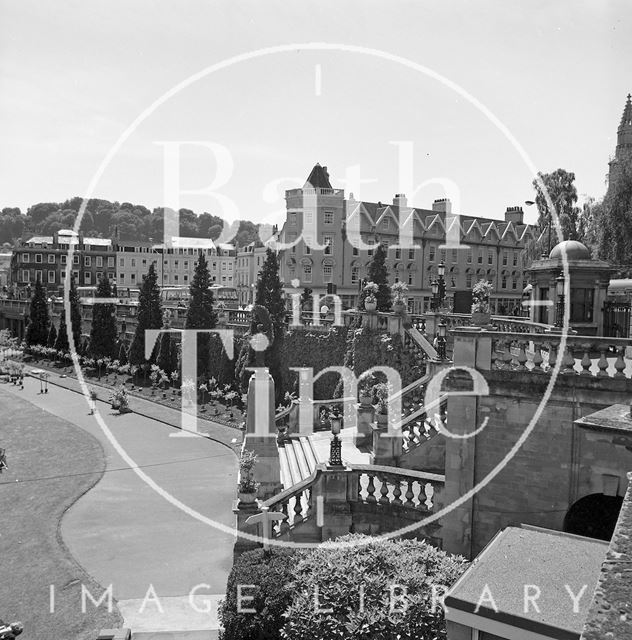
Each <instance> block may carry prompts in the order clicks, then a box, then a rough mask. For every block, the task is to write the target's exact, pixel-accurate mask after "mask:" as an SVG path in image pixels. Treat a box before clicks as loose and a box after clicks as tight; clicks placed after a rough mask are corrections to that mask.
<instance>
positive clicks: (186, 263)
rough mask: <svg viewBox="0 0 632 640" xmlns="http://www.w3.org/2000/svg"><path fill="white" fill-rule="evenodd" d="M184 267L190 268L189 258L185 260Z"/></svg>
mask: <svg viewBox="0 0 632 640" xmlns="http://www.w3.org/2000/svg"><path fill="white" fill-rule="evenodd" d="M184 268H185V269H188V268H189V261H188V260H185V261H184Z"/></svg>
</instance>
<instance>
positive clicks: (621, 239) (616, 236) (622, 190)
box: [599, 158, 632, 265]
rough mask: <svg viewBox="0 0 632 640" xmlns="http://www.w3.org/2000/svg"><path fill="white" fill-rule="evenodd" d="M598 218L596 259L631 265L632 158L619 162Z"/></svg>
mask: <svg viewBox="0 0 632 640" xmlns="http://www.w3.org/2000/svg"><path fill="white" fill-rule="evenodd" d="M617 168H618V172H617V179H616V180H614V181H611V183H610V185H609V186H608V192H607V193H606V196H605V198H604V199H603V203H602V204H601V211H600V215H599V257H600V258H602V259H604V260H609V261H610V262H613V263H615V264H619V265H632V158H622V159H621V160H619V164H618V167H617Z"/></svg>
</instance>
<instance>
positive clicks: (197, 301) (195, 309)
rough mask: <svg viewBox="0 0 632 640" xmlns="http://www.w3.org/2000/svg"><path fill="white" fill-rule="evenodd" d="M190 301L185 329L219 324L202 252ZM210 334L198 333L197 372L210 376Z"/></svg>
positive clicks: (191, 287)
mask: <svg viewBox="0 0 632 640" xmlns="http://www.w3.org/2000/svg"><path fill="white" fill-rule="evenodd" d="M189 293H190V301H189V309H188V310H187V318H186V321H185V323H184V328H185V329H213V328H214V327H215V325H216V324H217V313H216V312H215V309H214V308H213V303H214V302H215V301H214V299H213V292H212V291H211V276H210V274H209V272H208V264H207V262H206V258H205V257H204V254H203V253H200V257H199V258H198V261H197V262H196V263H195V272H194V274H193V280H192V282H191V286H190V287H189ZM209 338H210V336H209V335H208V334H198V337H197V348H198V351H197V372H198V376H202V377H204V378H208V373H209V343H210V340H209Z"/></svg>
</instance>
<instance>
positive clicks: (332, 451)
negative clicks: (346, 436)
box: [329, 411, 342, 467]
mask: <svg viewBox="0 0 632 640" xmlns="http://www.w3.org/2000/svg"><path fill="white" fill-rule="evenodd" d="M329 422H330V423H331V433H332V434H333V438H332V439H331V443H330V445H329V466H330V467H342V441H341V440H340V438H339V437H338V434H339V433H340V427H341V425H342V416H341V415H340V414H339V413H338V412H337V411H335V412H334V413H332V414H330V416H329Z"/></svg>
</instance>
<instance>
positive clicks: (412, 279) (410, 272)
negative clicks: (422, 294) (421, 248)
mask: <svg viewBox="0 0 632 640" xmlns="http://www.w3.org/2000/svg"><path fill="white" fill-rule="evenodd" d="M413 283H414V278H413V272H412V271H409V272H408V284H413Z"/></svg>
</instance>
